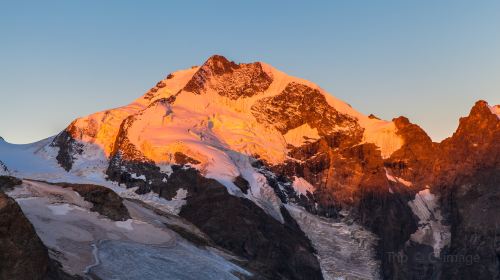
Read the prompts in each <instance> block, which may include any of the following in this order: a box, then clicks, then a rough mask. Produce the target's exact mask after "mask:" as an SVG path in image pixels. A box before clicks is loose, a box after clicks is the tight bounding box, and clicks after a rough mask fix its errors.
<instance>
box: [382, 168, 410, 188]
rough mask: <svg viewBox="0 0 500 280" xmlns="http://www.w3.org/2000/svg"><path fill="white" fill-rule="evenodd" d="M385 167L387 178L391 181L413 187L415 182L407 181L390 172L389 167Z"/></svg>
mask: <svg viewBox="0 0 500 280" xmlns="http://www.w3.org/2000/svg"><path fill="white" fill-rule="evenodd" d="M384 169H385V176H386V177H387V179H388V180H389V181H391V182H394V183H400V184H402V185H405V186H407V187H411V186H412V185H413V183H412V182H410V181H406V180H405V179H403V178H399V177H396V176H393V175H391V174H390V173H389V170H387V168H384Z"/></svg>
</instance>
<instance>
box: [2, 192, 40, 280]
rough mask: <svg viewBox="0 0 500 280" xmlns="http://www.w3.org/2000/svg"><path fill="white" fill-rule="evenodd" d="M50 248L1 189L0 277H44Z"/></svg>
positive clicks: (7, 279) (17, 206)
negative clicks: (48, 248)
mask: <svg viewBox="0 0 500 280" xmlns="http://www.w3.org/2000/svg"><path fill="white" fill-rule="evenodd" d="M48 266H49V256H48V251H47V248H45V246H44V245H43V243H42V241H41V240H40V238H39V237H38V236H37V234H36V232H35V229H34V228H33V225H31V223H30V222H29V221H28V219H27V218H26V217H25V216H24V214H23V212H22V211H21V208H20V207H19V205H17V203H16V202H15V201H14V200H13V199H12V198H10V197H8V196H7V195H6V194H4V193H2V192H0V279H5V280H10V279H20V280H21V279H27V280H28V279H29V280H34V279H44V277H45V275H46V273H47V271H48Z"/></svg>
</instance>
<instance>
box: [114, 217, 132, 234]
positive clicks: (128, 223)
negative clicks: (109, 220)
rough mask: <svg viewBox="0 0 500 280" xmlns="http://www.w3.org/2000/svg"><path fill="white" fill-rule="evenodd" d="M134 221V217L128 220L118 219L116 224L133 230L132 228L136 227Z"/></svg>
mask: <svg viewBox="0 0 500 280" xmlns="http://www.w3.org/2000/svg"><path fill="white" fill-rule="evenodd" d="M132 222H133V220H132V219H128V220H126V221H116V222H115V224H116V226H117V227H119V228H123V229H126V230H130V231H132V230H134V227H133V226H132Z"/></svg>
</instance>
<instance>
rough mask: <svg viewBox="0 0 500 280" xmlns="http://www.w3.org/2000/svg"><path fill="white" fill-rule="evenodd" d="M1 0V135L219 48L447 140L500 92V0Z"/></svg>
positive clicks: (117, 97) (121, 99)
mask: <svg viewBox="0 0 500 280" xmlns="http://www.w3.org/2000/svg"><path fill="white" fill-rule="evenodd" d="M311 2H312V1H307V2H306V1H302V2H299V1H89V0H87V1H31V2H28V1H22V0H19V1H1V2H0V50H1V51H0V136H3V137H4V138H5V139H6V140H7V141H9V142H13V143H27V142H33V141H36V140H40V139H42V138H45V137H48V136H51V135H54V134H56V133H58V132H59V131H61V130H62V129H64V128H65V127H66V126H67V125H68V124H69V123H70V122H71V121H72V120H73V119H75V118H77V117H79V116H84V115H87V114H90V113H93V112H96V111H100V110H104V109H109V108H113V107H117V106H120V105H125V104H127V103H129V102H131V101H132V100H133V99H135V98H137V97H139V96H140V95H142V94H143V93H144V92H145V91H146V90H147V89H149V88H150V87H152V86H153V85H154V84H155V83H156V82H157V81H158V80H160V79H162V78H164V77H165V75H166V74H168V73H169V72H172V71H175V70H178V69H184V68H188V67H190V66H191V65H199V64H201V63H203V61H204V60H205V59H206V58H208V57H209V56H210V55H212V54H222V55H224V56H226V57H228V58H229V59H232V60H235V61H236V62H251V61H264V62H267V63H269V64H271V65H273V66H274V67H276V68H278V69H280V70H282V71H285V72H287V73H288V74H291V75H294V76H299V77H302V78H305V79H308V80H311V81H313V82H315V83H317V84H319V85H320V86H321V87H323V88H324V89H326V90H327V91H329V92H330V93H332V94H333V95H335V96H337V97H338V98H340V99H342V100H344V101H346V102H348V103H349V104H351V105H352V106H353V107H354V108H356V109H358V110H359V111H361V112H363V113H365V114H369V113H374V114H376V115H377V116H379V117H382V118H384V119H389V120H390V119H392V118H393V117H395V116H399V115H405V116H407V117H409V118H410V120H411V121H412V122H414V123H417V124H419V125H421V126H422V127H423V128H424V129H425V130H426V131H427V132H428V133H429V134H430V136H431V137H432V138H433V139H434V140H441V139H443V138H445V137H447V136H450V135H451V133H452V132H453V131H454V130H455V129H456V127H457V125H458V118H459V117H460V116H465V115H467V114H468V112H469V110H470V108H471V106H472V105H473V104H474V102H475V101H476V100H478V99H485V100H487V101H488V102H489V103H490V105H491V104H499V103H500V1H458V0H453V1H435V0H433V1H417V0H415V1H400V0H394V1H380V0H379V1H373V0H367V1H358V0H353V1H316V2H315V3H314V4H312V3H311Z"/></svg>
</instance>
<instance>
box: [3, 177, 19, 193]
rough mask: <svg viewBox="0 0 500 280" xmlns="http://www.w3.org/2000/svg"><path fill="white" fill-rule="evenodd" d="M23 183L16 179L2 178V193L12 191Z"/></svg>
mask: <svg viewBox="0 0 500 280" xmlns="http://www.w3.org/2000/svg"><path fill="white" fill-rule="evenodd" d="M22 183H23V182H22V181H21V180H20V179H18V178H16V177H12V176H0V192H5V191H9V190H12V188H14V187H15V186H17V185H21V184H22Z"/></svg>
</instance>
